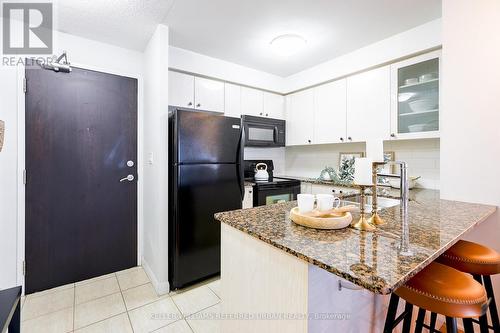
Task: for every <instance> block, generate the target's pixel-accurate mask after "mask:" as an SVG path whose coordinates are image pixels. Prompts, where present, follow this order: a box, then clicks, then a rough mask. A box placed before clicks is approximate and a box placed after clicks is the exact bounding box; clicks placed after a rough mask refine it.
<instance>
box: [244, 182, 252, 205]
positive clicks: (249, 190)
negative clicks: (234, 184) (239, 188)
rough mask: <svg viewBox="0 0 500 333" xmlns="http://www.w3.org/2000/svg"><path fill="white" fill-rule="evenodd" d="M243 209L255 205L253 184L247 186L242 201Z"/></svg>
mask: <svg viewBox="0 0 500 333" xmlns="http://www.w3.org/2000/svg"><path fill="white" fill-rule="evenodd" d="M242 206H243V209H246V208H252V207H253V186H245V196H244V198H243V203H242Z"/></svg>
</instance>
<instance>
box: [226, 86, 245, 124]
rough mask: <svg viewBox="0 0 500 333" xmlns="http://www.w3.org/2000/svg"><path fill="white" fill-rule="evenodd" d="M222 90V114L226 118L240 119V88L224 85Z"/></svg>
mask: <svg viewBox="0 0 500 333" xmlns="http://www.w3.org/2000/svg"><path fill="white" fill-rule="evenodd" d="M224 89H225V93H224V95H225V96H224V98H225V103H224V114H225V115H226V116H228V117H237V118H239V117H241V86H238V85H236V84H231V83H225V84H224Z"/></svg>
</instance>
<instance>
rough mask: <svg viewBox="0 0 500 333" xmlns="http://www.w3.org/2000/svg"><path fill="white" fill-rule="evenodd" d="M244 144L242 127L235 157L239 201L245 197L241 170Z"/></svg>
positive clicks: (243, 178)
mask: <svg viewBox="0 0 500 333" xmlns="http://www.w3.org/2000/svg"><path fill="white" fill-rule="evenodd" d="M244 145H245V131H244V129H243V128H242V129H241V135H240V142H239V146H238V152H237V154H238V156H237V157H236V158H237V161H238V162H237V168H238V170H237V171H238V178H239V185H240V193H241V201H243V199H244V197H245V177H244V171H243V167H244V166H243V158H244V156H243V154H244V150H243V147H244Z"/></svg>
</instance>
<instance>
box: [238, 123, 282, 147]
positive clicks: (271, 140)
mask: <svg viewBox="0 0 500 333" xmlns="http://www.w3.org/2000/svg"><path fill="white" fill-rule="evenodd" d="M243 128H244V131H245V146H246V147H284V146H285V121H284V120H280V119H270V118H262V117H254V116H243Z"/></svg>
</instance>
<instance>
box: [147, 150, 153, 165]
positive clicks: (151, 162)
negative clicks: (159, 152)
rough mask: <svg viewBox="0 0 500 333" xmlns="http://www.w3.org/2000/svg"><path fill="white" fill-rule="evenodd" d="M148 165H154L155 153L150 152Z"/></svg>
mask: <svg viewBox="0 0 500 333" xmlns="http://www.w3.org/2000/svg"><path fill="white" fill-rule="evenodd" d="M148 164H150V165H153V152H150V153H149V155H148Z"/></svg>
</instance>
